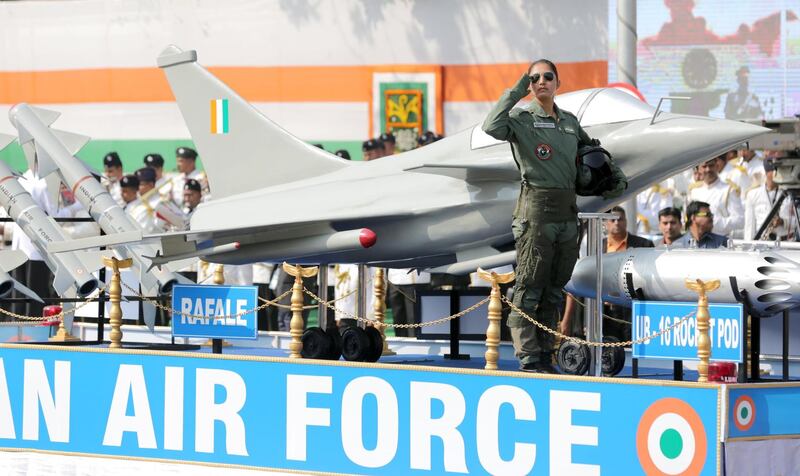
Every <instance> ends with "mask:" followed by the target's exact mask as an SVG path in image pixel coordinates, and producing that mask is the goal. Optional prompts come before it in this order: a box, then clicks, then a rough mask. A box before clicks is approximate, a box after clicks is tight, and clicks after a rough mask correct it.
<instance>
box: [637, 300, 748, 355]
mask: <svg viewBox="0 0 800 476" xmlns="http://www.w3.org/2000/svg"><path fill="white" fill-rule="evenodd" d="M694 311H697V303H696V302H660V301H633V322H632V325H633V328H632V335H633V340H639V339H643V338H646V337H648V336H651V335H654V334H657V333H659V332H660V331H662V330H664V329H666V328H668V327H670V326H671V325H674V324H675V323H677V322H679V321H680V320H681V319H683V318H684V317H685V316H687V315H688V314H689V313H691V312H694ZM708 313H709V316H710V319H709V330H708V333H709V337H710V339H711V359H710V360H711V361H717V362H742V329H743V326H742V322H743V320H742V314H743V310H742V305H741V304H711V303H709V305H708ZM697 335H698V333H697V318H696V317H692V318H691V319H687V320H686V321H685V322H683V323H682V324H681V325H679V326H677V327H676V328H674V329H672V330H670V331H668V332H665V333H663V334H661V335H659V336H658V337H654V338H652V339H648V340H646V341H644V342H642V343H637V344H634V345H633V357H635V358H647V359H669V360H698V358H697Z"/></svg>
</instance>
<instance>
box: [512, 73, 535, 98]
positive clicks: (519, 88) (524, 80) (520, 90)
mask: <svg viewBox="0 0 800 476" xmlns="http://www.w3.org/2000/svg"><path fill="white" fill-rule="evenodd" d="M514 91H515V92H516V93H517V94H519V95H520V96H519V97H520V98H524V97H525V96H527V95H528V94H530V93H531V77H530V76H529V75H528V72H527V71H526V72H525V73H522V77H520V78H519V81H517V84H515V85H514Z"/></svg>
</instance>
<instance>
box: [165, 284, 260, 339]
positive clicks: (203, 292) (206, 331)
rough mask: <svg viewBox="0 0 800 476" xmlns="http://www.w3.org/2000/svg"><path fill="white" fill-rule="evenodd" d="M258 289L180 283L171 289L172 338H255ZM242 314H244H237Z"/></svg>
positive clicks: (252, 287)
mask: <svg viewBox="0 0 800 476" xmlns="http://www.w3.org/2000/svg"><path fill="white" fill-rule="evenodd" d="M257 306H258V287H256V286H208V285H199V284H186V285H184V284H179V285H175V287H173V290H172V309H174V310H175V311H177V312H175V313H174V314H173V315H172V335H174V336H175V337H205V338H209V339H256V338H257V334H258V325H257V321H256V319H257V314H258V313H256V312H246V313H244V314H241V313H243V312H245V311H252V310H253V309H255V308H256V307H257ZM238 314H241V315H238Z"/></svg>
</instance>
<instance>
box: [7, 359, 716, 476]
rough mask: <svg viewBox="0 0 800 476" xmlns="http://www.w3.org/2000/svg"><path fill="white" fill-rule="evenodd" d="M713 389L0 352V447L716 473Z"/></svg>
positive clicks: (299, 464) (296, 462) (278, 463)
mask: <svg viewBox="0 0 800 476" xmlns="http://www.w3.org/2000/svg"><path fill="white" fill-rule="evenodd" d="M719 392H720V389H719V387H718V386H714V385H700V384H694V383H691V384H690V383H683V384H681V383H673V382H663V381H658V382H647V381H634V380H630V381H622V380H619V379H608V380H599V379H587V378H581V377H566V376H540V375H529V374H523V373H516V372H484V371H479V370H465V369H454V370H445V369H441V368H433V367H413V366H410V367H405V366H397V365H381V364H356V363H340V364H338V363H337V364H332V363H328V364H325V365H320V364H318V363H316V362H310V361H303V360H297V361H288V360H287V359H276V358H272V359H270V358H259V357H252V356H248V357H246V358H242V359H237V358H236V357H232V356H224V357H215V356H212V355H209V354H202V355H195V354H186V353H184V354H181V353H176V354H175V355H168V356H165V355H163V354H161V355H158V354H155V353H149V352H143V351H121V352H112V351H108V350H93V349H87V348H81V349H75V350H69V349H67V350H62V349H52V348H45V347H43V346H16V347H15V346H11V345H2V346H0V447H5V448H26V449H39V450H49V451H58V452H69V453H83V454H97V455H116V456H121V457H136V458H159V459H167V460H175V461H181V462H201V463H202V462H206V463H217V464H230V465H243V466H249V467H258V468H283V469H290V470H299V471H323V472H327V473H330V472H333V473H342V474H389V475H397V474H456V473H460V474H463V473H469V474H485V473H491V474H532V475H550V474H568V475H583V474H586V475H588V474H609V475H618V474H619V475H621V474H664V473H666V474H692V475H716V474H718V472H719V471H720V469H719V468H718V466H717V463H718V454H719V444H718V441H719V439H718V435H717V431H718V430H717V428H718V424H717V423H718V420H717V417H718V415H719V409H718V402H719V401H721V398H720V396H719Z"/></svg>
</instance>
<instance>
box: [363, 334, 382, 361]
mask: <svg viewBox="0 0 800 476" xmlns="http://www.w3.org/2000/svg"><path fill="white" fill-rule="evenodd" d="M364 330H365V331H366V333H367V336H368V337H369V343H370V349H369V352H368V353H367V355H366V361H367V362H377V361H378V359H380V358H381V354H383V337H381V331H379V330H378V329H376V328H374V327H372V326H367V327H366V329H364Z"/></svg>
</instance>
